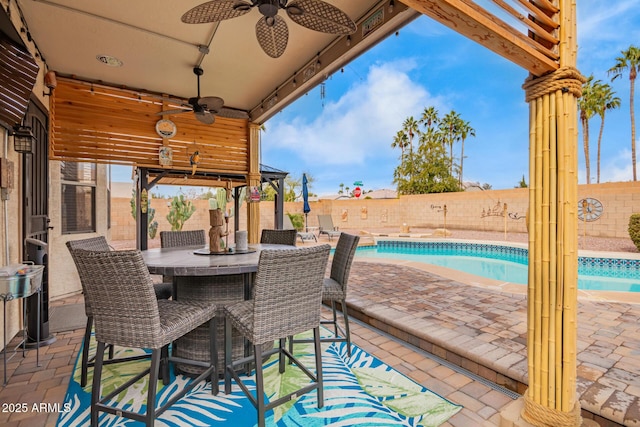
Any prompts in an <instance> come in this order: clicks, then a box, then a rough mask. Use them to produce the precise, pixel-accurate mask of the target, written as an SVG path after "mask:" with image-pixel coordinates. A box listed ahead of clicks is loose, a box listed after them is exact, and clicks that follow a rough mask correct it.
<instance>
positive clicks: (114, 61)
mask: <svg viewBox="0 0 640 427" xmlns="http://www.w3.org/2000/svg"><path fill="white" fill-rule="evenodd" d="M96 59H97V60H98V61H100V62H102V63H103V64H106V65H108V66H110V67H122V65H123V62H122V61H120V60H119V59H118V58H116V57H115V56H110V55H96Z"/></svg>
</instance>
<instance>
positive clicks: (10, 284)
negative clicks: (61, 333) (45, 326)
mask: <svg viewBox="0 0 640 427" xmlns="http://www.w3.org/2000/svg"><path fill="white" fill-rule="evenodd" d="M10 270H11V271H10ZM43 271H44V265H21V266H15V268H11V267H3V268H2V272H3V273H7V272H8V273H9V274H6V275H0V298H2V316H3V319H4V328H3V329H4V330H3V334H4V335H3V337H4V350H2V355H3V363H4V382H3V385H6V384H7V350H8V347H9V343H8V342H7V301H12V300H14V299H21V298H27V297H29V296H31V295H33V294H35V293H37V294H38V307H40V299H41V298H42V272H43ZM37 316H38V327H37V332H36V334H37V337H36V338H37V340H36V365H37V366H40V344H39V343H40V327H39V325H40V309H38V310H37ZM26 317H27V306H26V304H23V305H22V324H23V328H22V342H20V344H18V345H17V346H16V347H15V348H14V350H13V354H12V355H11V357H10V358H9V360H11V358H13V356H15V354H16V352H17V351H18V348H19V347H22V357H25V348H26V343H27V329H26V325H27V322H26Z"/></svg>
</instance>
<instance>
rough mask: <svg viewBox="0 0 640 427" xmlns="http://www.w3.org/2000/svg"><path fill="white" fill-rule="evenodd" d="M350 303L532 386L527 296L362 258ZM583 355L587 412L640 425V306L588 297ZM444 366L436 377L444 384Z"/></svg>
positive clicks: (362, 314) (439, 349) (438, 348)
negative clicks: (638, 414)
mask: <svg viewBox="0 0 640 427" xmlns="http://www.w3.org/2000/svg"><path fill="white" fill-rule="evenodd" d="M347 303H348V305H349V313H350V314H351V315H354V316H356V317H358V318H360V319H361V320H363V321H365V322H370V323H372V324H376V325H377V326H378V325H380V324H382V325H387V326H378V327H380V328H382V329H385V328H386V330H387V331H388V332H390V333H393V332H392V330H395V329H397V330H400V331H402V334H403V338H404V339H408V340H409V341H414V342H415V341H419V344H418V345H419V346H420V347H422V348H426V349H427V350H428V351H431V352H433V353H434V354H436V355H437V356H439V357H442V358H444V359H447V360H449V361H451V362H453V363H456V364H458V365H461V366H463V367H466V368H468V369H469V370H471V371H472V372H474V373H478V374H479V375H481V376H483V377H485V378H487V379H489V380H491V381H496V382H498V383H499V384H501V385H504V386H506V387H508V388H511V389H513V390H514V391H518V392H522V391H524V389H526V383H527V374H528V367H527V348H526V331H527V324H526V323H527V302H526V297H525V295H523V294H514V293H507V292H500V291H498V290H494V289H488V288H486V287H479V286H470V285H467V284H463V283H460V282H457V281H455V280H451V279H446V278H443V277H441V276H437V275H434V274H431V273H429V272H426V271H422V270H420V269H416V268H411V267H408V266H406V265H399V264H389V263H382V262H380V263H373V262H368V261H359V260H357V259H356V261H355V262H354V264H353V266H352V269H351V276H350V281H349V297H348V300H347ZM407 336H408V338H406V337H407ZM578 350H579V353H578V357H577V359H578V361H577V362H578V376H579V378H578V392H579V394H580V396H581V399H580V402H581V406H582V408H583V409H586V410H588V411H591V412H593V413H594V414H596V415H602V416H603V417H605V418H607V419H609V420H610V421H613V422H614V424H615V423H618V424H619V425H638V423H639V421H638V419H637V417H635V415H634V414H636V413H637V412H638V409H637V407H638V406H640V400H639V398H638V395H637V387H639V386H640V304H626V303H618V302H611V301H596V300H588V299H580V300H579V303H578ZM442 369H443V367H439V368H434V369H432V370H430V371H429V372H430V374H431V375H434V376H435V377H436V378H438V379H442V377H443V375H442ZM444 369H446V368H444ZM629 386H631V387H635V388H631V389H630V390H628V388H629ZM483 394H484V393H483ZM475 397H476V398H479V396H477V395H476V396H475ZM492 404H493V403H492ZM585 417H588V414H587V415H586V416H585ZM591 417H592V418H593V415H592V416H591ZM634 417H635V418H634Z"/></svg>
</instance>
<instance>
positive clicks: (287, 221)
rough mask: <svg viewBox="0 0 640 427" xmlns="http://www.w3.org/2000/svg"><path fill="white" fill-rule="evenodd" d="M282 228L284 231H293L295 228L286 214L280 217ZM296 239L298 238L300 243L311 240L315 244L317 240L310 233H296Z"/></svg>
mask: <svg viewBox="0 0 640 427" xmlns="http://www.w3.org/2000/svg"><path fill="white" fill-rule="evenodd" d="M282 228H283V229H285V230H295V227H294V226H293V223H292V222H291V218H289V215H287V214H285V215H284V216H283V217H282ZM298 237H299V238H300V241H301V242H302V243H304V241H305V240H311V239H313V240H314V241H316V242H317V241H318V238H317V237H316V235H315V234H313V233H312V232H311V231H298Z"/></svg>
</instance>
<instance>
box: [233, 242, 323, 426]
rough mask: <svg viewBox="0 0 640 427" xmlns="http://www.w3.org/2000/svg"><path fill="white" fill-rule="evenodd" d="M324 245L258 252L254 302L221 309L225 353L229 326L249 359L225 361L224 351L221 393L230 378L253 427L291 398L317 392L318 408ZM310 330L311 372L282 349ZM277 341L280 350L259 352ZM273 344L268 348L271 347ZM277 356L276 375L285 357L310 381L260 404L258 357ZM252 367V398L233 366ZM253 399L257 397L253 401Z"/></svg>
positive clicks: (261, 388) (261, 381)
mask: <svg viewBox="0 0 640 427" xmlns="http://www.w3.org/2000/svg"><path fill="white" fill-rule="evenodd" d="M329 250H330V246H329V245H320V246H312V247H308V248H299V249H265V250H263V251H262V252H261V253H260V261H259V263H258V272H257V273H256V278H255V284H254V297H253V299H251V300H248V301H242V302H239V303H236V304H234V305H231V306H227V307H225V309H224V312H225V348H227V349H230V348H231V331H232V326H233V327H235V328H236V329H237V330H238V331H240V332H241V333H242V335H244V336H245V337H246V338H247V339H248V340H249V341H251V343H252V344H253V356H252V357H251V356H250V357H246V358H243V359H240V360H236V361H234V362H231V354H230V351H225V365H226V367H227V368H226V375H225V393H227V394H228V393H229V392H230V391H231V377H233V378H234V379H235V381H236V383H237V384H238V385H239V386H240V388H241V389H242V390H243V391H244V393H245V394H246V395H247V397H248V398H249V400H250V401H251V402H252V403H253V405H254V406H255V407H256V409H257V410H258V426H260V427H263V426H264V425H265V412H266V411H268V410H270V409H272V408H274V407H276V406H278V405H281V404H283V403H285V402H287V401H288V400H290V398H292V397H293V396H300V395H301V394H304V393H308V392H310V391H312V390H317V400H318V408H322V406H323V405H324V397H323V386H322V353H321V348H320V309H321V305H322V280H323V277H324V273H325V270H326V266H327V260H328V258H329ZM310 329H313V336H314V339H313V342H314V344H315V366H316V372H315V374H314V373H312V372H311V371H310V370H309V369H308V368H307V367H305V366H304V365H302V364H301V363H300V361H299V360H297V359H296V358H295V357H294V356H293V354H292V353H291V352H290V351H289V350H287V349H286V348H285V346H284V344H285V340H286V338H287V337H288V336H291V335H296V334H299V333H301V332H305V331H308V330H310ZM274 340H279V342H280V345H279V346H278V347H276V348H273V347H271V348H272V349H271V350H270V351H267V352H264V353H263V352H262V348H263V347H262V345H264V344H267V343H273V341H274ZM271 345H273V344H271ZM276 353H278V356H279V361H280V363H279V372H280V373H283V372H284V370H285V359H284V358H285V356H286V357H287V358H288V359H289V361H291V362H293V363H294V364H295V365H296V366H297V367H298V368H300V369H301V370H302V371H303V372H304V373H305V374H306V375H307V376H308V377H309V378H310V379H311V381H312V383H311V384H308V385H307V386H305V387H302V388H301V389H299V390H296V391H293V392H291V393H289V394H288V395H287V396H283V397H281V398H279V399H277V400H274V401H272V402H265V397H264V396H265V395H264V379H263V370H262V360H263V359H262V358H263V357H266V356H268V355H271V354H276ZM248 362H253V363H254V364H255V367H256V374H255V378H256V392H255V395H254V394H253V393H252V392H249V390H248V389H247V388H246V386H245V385H244V383H242V381H241V380H240V378H239V376H238V375H237V373H236V367H237V366H240V365H243V364H246V363H248ZM255 396H257V398H256V397H255Z"/></svg>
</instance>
